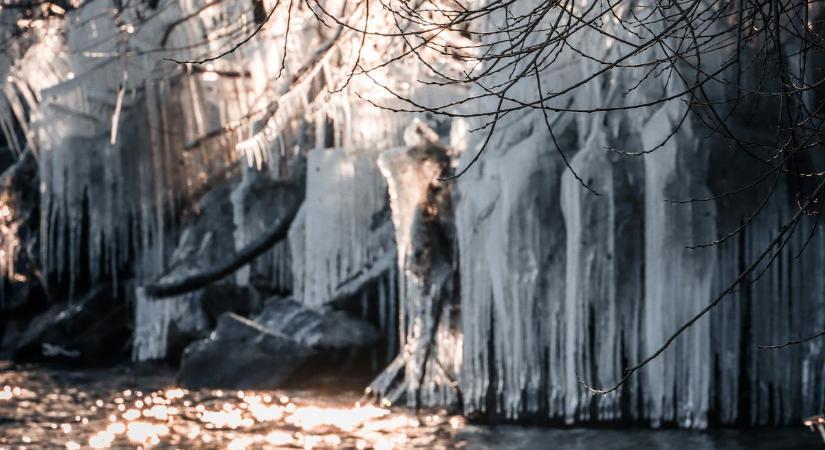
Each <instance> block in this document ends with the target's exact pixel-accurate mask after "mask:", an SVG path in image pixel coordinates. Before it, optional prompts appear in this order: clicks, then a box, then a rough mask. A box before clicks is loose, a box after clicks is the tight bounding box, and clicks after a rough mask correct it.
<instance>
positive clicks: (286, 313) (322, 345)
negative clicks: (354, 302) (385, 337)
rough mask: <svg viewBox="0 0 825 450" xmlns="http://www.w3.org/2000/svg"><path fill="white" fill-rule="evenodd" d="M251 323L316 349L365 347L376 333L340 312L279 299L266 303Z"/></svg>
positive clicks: (365, 324)
mask: <svg viewBox="0 0 825 450" xmlns="http://www.w3.org/2000/svg"><path fill="white" fill-rule="evenodd" d="M255 321H256V322H258V323H259V324H261V325H262V326H264V327H266V328H267V329H270V330H274V331H276V332H278V333H281V334H284V335H286V336H289V337H290V338H292V339H293V340H295V341H296V342H299V343H301V344H302V345H305V346H307V347H310V348H313V349H317V350H334V349H346V348H356V347H367V346H370V345H372V344H373V343H375V341H376V340H377V339H378V332H377V331H376V330H375V328H374V327H373V326H372V325H370V324H369V323H368V322H366V321H363V320H359V319H354V318H351V317H349V316H348V315H346V314H344V313H343V312H340V311H331V310H327V311H316V310H314V309H310V308H306V307H304V306H303V305H301V304H300V303H298V302H296V301H294V300H288V299H282V298H273V299H270V300H269V301H267V303H266V304H265V305H264V309H263V311H262V312H261V314H259V315H258V316H257V317H256V318H255Z"/></svg>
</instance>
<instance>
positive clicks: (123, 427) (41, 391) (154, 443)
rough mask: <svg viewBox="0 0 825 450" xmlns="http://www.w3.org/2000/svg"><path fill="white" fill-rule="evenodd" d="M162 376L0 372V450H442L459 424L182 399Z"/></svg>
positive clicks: (200, 394) (276, 403) (280, 400)
mask: <svg viewBox="0 0 825 450" xmlns="http://www.w3.org/2000/svg"><path fill="white" fill-rule="evenodd" d="M171 382H172V379H171V376H170V374H169V373H165V374H157V373H154V374H151V373H150V374H146V373H143V374H136V373H132V372H130V371H129V370H128V369H124V368H122V369H106V370H86V371H71V370H53V369H48V368H43V367H25V368H22V369H21V368H16V369H15V370H9V367H8V366H6V370H4V368H3V366H2V365H0V449H3V450H5V449H9V450H10V449H15V450H17V449H23V448H26V449H27V450H28V449H39V448H65V449H68V450H77V449H81V448H84V449H85V448H93V449H106V448H145V449H149V448H155V449H166V448H187V449H197V448H203V449H212V448H226V449H232V450H242V449H274V448H304V449H311V448H355V449H367V448H374V449H393V448H407V447H420V448H439V447H440V448H452V447H455V444H456V440H455V439H454V435H455V434H456V433H457V432H458V431H459V428H460V426H461V424H462V423H463V420H462V419H460V418H458V417H451V416H448V415H446V414H445V413H443V412H442V413H439V414H427V415H423V416H420V417H416V416H415V415H413V414H410V413H409V412H407V411H404V410H399V411H390V410H388V409H385V408H380V407H377V406H374V405H359V404H357V402H356V400H357V399H358V395H357V393H355V392H353V393H343V394H336V395H334V396H319V395H317V394H314V393H312V392H306V391H292V392H285V391H226V390H223V391H222V390H198V391H189V390H185V389H180V388H175V387H172V388H169V387H167V386H168V385H169V384H171Z"/></svg>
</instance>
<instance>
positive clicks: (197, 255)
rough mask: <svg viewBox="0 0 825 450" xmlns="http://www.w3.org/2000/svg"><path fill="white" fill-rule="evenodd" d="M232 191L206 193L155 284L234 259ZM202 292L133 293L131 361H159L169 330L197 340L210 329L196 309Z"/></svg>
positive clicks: (221, 188) (223, 188)
mask: <svg viewBox="0 0 825 450" xmlns="http://www.w3.org/2000/svg"><path fill="white" fill-rule="evenodd" d="M231 191H232V186H231V185H229V184H224V185H221V186H218V187H216V188H215V189H213V190H211V191H210V192H209V193H207V194H206V196H204V198H203V199H202V200H201V201H200V202H199V203H198V205H197V208H196V209H195V212H194V215H193V217H191V218H190V220H189V222H190V223H189V224H188V226H187V227H186V228H185V229H184V230H183V232H182V233H181V237H180V242H179V243H178V246H177V248H175V251H174V252H173V254H172V261H171V269H170V270H169V272H167V273H166V274H165V275H164V276H163V277H161V278H160V280H159V282H160V283H163V282H171V281H173V280H177V279H180V278H183V277H186V276H188V275H191V274H194V273H198V272H200V271H202V270H203V269H204V268H206V267H209V266H211V265H212V264H215V263H216V262H218V261H222V260H223V258H226V257H227V255H231V254H233V252H234V250H235V248H234V240H232V239H227V237H229V236H232V235H233V232H234V224H233V221H232V218H233V214H232V213H233V205H232V202H231V201H230V193H231ZM202 297H203V290H198V291H194V292H190V293H187V294H182V295H179V296H175V297H173V298H165V299H154V298H151V297H148V296H146V295H145V293H144V291H143V289H142V288H138V289H137V295H136V302H135V341H134V345H133V357H134V359H135V360H138V361H143V360H149V359H159V358H164V357H165V356H166V352H167V346H168V343H169V340H168V338H169V330H170V328H171V327H174V328H175V332H176V333H180V334H182V335H190V336H191V337H199V336H200V335H203V334H204V333H206V332H207V331H208V329H209V322H208V320H207V316H206V315H205V313H204V311H203V308H202V307H201V300H202Z"/></svg>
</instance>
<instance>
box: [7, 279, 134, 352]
mask: <svg viewBox="0 0 825 450" xmlns="http://www.w3.org/2000/svg"><path fill="white" fill-rule="evenodd" d="M129 315H130V314H129V306H128V303H126V302H123V301H120V300H119V299H118V298H117V296H115V295H113V294H112V292H111V290H110V289H108V287H105V286H99V287H97V288H95V289H94V290H92V291H90V292H89V293H87V294H86V295H85V296H84V297H83V298H81V299H80V300H77V301H74V302H69V303H60V304H56V305H53V306H52V307H50V308H49V309H48V310H46V311H45V312H43V313H41V314H40V315H38V316H37V317H35V318H34V320H32V321H31V323H30V324H29V325H28V326H27V327H26V330H25V331H24V332H23V334H22V336H20V337H19V339H18V340H17V345H16V347H15V349H14V351H13V354H12V356H13V358H14V359H15V360H16V361H43V360H59V361H75V362H85V363H92V364H95V363H102V362H111V361H115V360H118V359H120V358H124V357H126V356H127V355H128V352H127V350H128V342H129V336H130V334H131V329H130V326H129Z"/></svg>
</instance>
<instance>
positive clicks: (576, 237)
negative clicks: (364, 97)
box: [456, 6, 825, 428]
mask: <svg viewBox="0 0 825 450" xmlns="http://www.w3.org/2000/svg"><path fill="white" fill-rule="evenodd" d="M524 7H528V6H524ZM605 26H610V24H609V21H608V22H607V24H606V25H605ZM611 31H614V32H618V33H620V34H621V31H620V30H616V29H615V28H612V29H611ZM573 39H574V40H576V44H575V46H579V48H588V49H590V51H596V52H599V51H602V52H604V53H605V54H607V56H606V58H605V59H610V58H611V57H614V56H615V54H623V53H621V52H622V50H621V47H622V45H619V44H617V43H615V42H613V43H612V46H604V45H603V44H604V43H603V42H601V41H600V40H599V37H598V36H597V35H596V34H595V33H594V34H591V35H587V34H586V33H585V35H584V36H583V37H574V38H573ZM624 51H626V49H625V50H624ZM611 52H616V53H614V54H613V55H612V56H611V55H610V53H611ZM659 56H661V55H659ZM566 57H567V58H570V55H567V56H564V55H563V56H562V57H561V58H560V62H559V64H558V65H557V66H555V67H551V68H549V69H548V70H546V71H545V72H544V73H542V74H541V82H542V84H543V85H544V86H545V87H544V89H545V90H548V91H550V92H552V91H554V90H556V91H558V90H560V89H562V88H563V87H564V86H568V85H569V84H571V80H580V79H582V77H583V76H586V75H587V74H589V73H593V72H595V71H597V70H598V68H597V67H594V63H593V62H592V61H587V60H583V59H580V58H575V57H573V58H570V59H569V60H568V59H565V58H566ZM655 57H657V53H656V51H655V50H653V51H651V53H649V54H641V55H638V58H640V59H639V60H641V61H643V60H647V59H649V58H655ZM602 78H603V79H598V82H594V83H592V85H591V86H587V87H586V88H584V89H582V90H581V91H580V92H578V93H577V95H575V96H568V97H567V98H562V99H558V98H556V99H554V100H553V101H556V102H558V103H557V104H554V105H551V106H558V107H572V108H574V109H582V110H587V109H591V108H594V107H597V106H600V107H601V106H617V107H621V106H623V105H629V104H645V103H646V102H649V101H651V100H654V99H656V98H660V96H662V95H672V94H674V93H677V92H680V91H679V90H680V89H682V88H683V86H680V85H679V84H680V83H678V82H673V83H671V84H667V83H663V82H662V81H661V80H656V79H651V80H648V81H645V82H642V83H641V84H639V85H638V86H637V85H636V83H638V80H636V79H632V78H629V77H628V76H627V75H626V72H623V71H622V70H616V71H612V72H611V73H609V74H606V75H604V76H603V77H602ZM494 81H495V80H494ZM497 81H498V82H499V83H504V82H505V81H506V80H502V79H499V80H497ZM671 81H673V80H671ZM488 82H490V81H489V80H488ZM634 86H635V87H634ZM631 87H634V88H633V89H630V88H631ZM531 88H532V89H534V88H535V80H530V83H529V84H528V83H526V82H525V83H521V85H516V86H515V87H514V88H513V91H512V92H511V93H510V94H511V95H514V96H516V97H517V98H521V97H523V98H527V99H529V98H535V97H534V96H533V97H531V95H534V94H533V93H531V91H530V89H531ZM568 102H569V103H568ZM505 106H506V105H505ZM490 109H492V108H490V107H489V105H488V108H487V109H485V110H490ZM685 114H687V110H686V107H685V106H684V105H683V104H682V103H681V102H671V103H667V104H664V105H656V106H655V107H651V108H646V109H639V110H634V112H632V113H628V112H626V111H621V110H619V111H615V112H605V111H601V112H595V113H592V114H582V115H572V114H566V113H548V117H547V118H546V119H545V117H542V113H541V112H524V113H523V114H521V115H519V116H518V117H515V118H512V117H509V118H506V120H502V121H501V122H500V123H499V124H498V127H497V130H496V133H497V134H496V135H495V136H494V137H493V139H492V140H491V141H490V144H489V145H488V146H487V148H486V149H485V153H484V154H483V155H482V157H481V159H480V160H479V161H478V162H477V163H476V165H475V166H474V167H473V168H471V169H470V171H468V172H467V173H466V174H464V175H463V176H462V177H461V178H460V179H459V181H458V189H457V196H456V199H457V200H456V222H457V226H456V229H457V233H458V244H459V250H460V258H459V267H460V293H461V294H460V295H461V316H462V319H461V320H462V331H463V337H464V340H463V363H462V366H461V378H460V379H461V388H462V392H463V397H464V410H465V412H467V413H486V414H489V415H491V416H494V417H498V418H507V419H520V418H526V417H534V416H538V417H541V418H551V419H561V420H564V421H566V422H568V423H572V422H577V421H585V420H599V421H603V420H615V419H631V420H642V421H644V422H647V423H650V424H652V425H654V426H658V425H660V424H663V423H674V424H677V425H679V426H682V427H688V428H703V427H706V426H708V424H709V423H711V421H712V420H718V421H719V422H722V423H737V422H739V423H753V424H769V423H774V424H776V423H789V422H791V421H793V420H795V419H798V418H799V417H800V416H802V415H805V414H814V413H816V412H818V411H819V410H820V409H821V404H822V401H823V396H824V395H825V380H824V379H823V372H822V368H823V367H825V355H823V348H825V347H823V344H822V343H821V342H813V343H810V344H807V345H804V346H799V347H796V348H793V349H789V350H788V351H787V352H784V351H783V352H766V351H759V350H756V348H755V347H756V345H758V344H762V343H777V342H780V343H781V342H784V341H788V340H791V339H794V337H799V336H807V335H812V334H814V333H816V332H817V331H818V329H817V326H821V323H822V316H823V312H822V309H823V308H822V307H823V300H822V297H821V292H822V287H823V286H822V281H821V280H820V279H821V277H817V276H810V275H808V276H806V275H805V273H806V270H805V269H802V270H796V269H799V268H801V267H809V268H810V267H815V266H817V263H814V262H813V261H818V260H819V258H821V257H822V248H823V247H822V245H823V244H822V243H821V241H817V240H816V239H817V238H819V237H820V236H821V235H822V231H821V230H818V229H813V227H814V225H813V221H814V219H812V220H810V221H806V222H803V223H802V224H801V225H800V226H799V229H798V230H796V233H795V234H794V236H793V237H792V238H791V239H790V240H789V241H788V243H787V247H786V248H785V250H784V251H783V252H782V254H781V255H780V256H778V257H777V258H776V259H775V260H774V261H772V264H771V266H770V267H761V268H759V269H758V270H757V271H756V272H755V273H754V274H753V275H752V276H751V277H749V278H748V281H749V282H753V284H750V285H739V286H737V288H736V289H735V291H734V293H733V294H732V295H730V296H729V297H727V298H726V299H725V300H724V301H723V303H722V304H721V305H720V307H719V308H717V309H716V310H714V311H713V312H712V313H711V314H710V315H708V316H707V317H705V318H703V319H702V320H700V321H699V322H697V323H695V324H693V325H692V326H691V327H690V328H689V329H688V330H687V331H686V332H685V333H684V334H683V335H682V336H680V337H679V338H678V339H677V340H676V341H675V342H674V344H673V346H671V347H670V348H669V349H668V350H667V351H665V352H664V353H663V354H661V355H660V356H659V357H658V358H657V359H656V360H654V361H653V362H652V363H651V364H650V365H648V366H647V367H645V368H644V369H642V370H641V371H640V372H639V373H637V374H636V375H634V376H633V377H632V378H631V379H630V380H629V381H628V382H627V383H626V384H625V385H624V386H622V388H621V389H620V390H619V391H617V392H615V393H612V394H609V395H606V396H597V397H594V396H593V395H591V394H590V393H589V392H588V391H587V390H585V389H584V387H583V386H582V384H581V383H582V382H587V383H588V384H590V385H593V386H595V387H610V386H612V385H613V384H614V383H615V382H616V381H617V380H618V379H619V378H620V377H621V376H622V374H623V370H624V369H625V368H627V367H629V366H632V365H635V364H636V363H638V362H640V361H641V360H642V359H643V358H644V357H646V356H648V355H650V354H652V353H653V352H655V351H656V350H657V349H658V348H659V346H661V345H662V344H663V343H664V342H665V341H666V340H667V339H668V337H670V335H671V334H672V333H674V332H675V331H676V330H677V329H678V328H679V327H680V326H682V325H683V324H684V323H685V322H686V321H688V320H689V319H690V318H691V317H693V315H694V314H696V313H697V312H699V311H700V310H701V309H702V308H703V307H705V306H706V305H707V304H708V303H710V301H711V300H712V299H713V298H714V297H715V296H716V295H717V294H718V293H719V292H721V291H723V290H724V289H725V288H726V287H727V286H728V284H730V283H731V282H732V281H733V280H735V279H736V277H737V276H738V274H739V273H740V272H741V271H742V270H743V269H745V267H746V266H747V265H748V264H749V262H750V261H752V260H753V259H754V258H755V257H757V256H758V255H759V254H760V252H762V251H763V250H764V248H765V247H766V246H767V245H768V244H769V243H770V242H771V240H772V239H773V238H774V236H775V233H776V231H777V230H778V229H779V227H780V226H781V225H782V224H783V223H784V222H785V221H786V220H787V219H788V218H789V217H790V216H791V215H793V213H794V210H795V208H796V206H794V205H795V201H796V200H795V199H792V198H789V196H790V194H789V192H791V190H790V188H791V187H792V186H791V185H789V184H788V182H787V181H785V180H784V179H783V180H781V181H780V182H778V183H777V186H778V187H777V189H776V192H775V194H774V197H773V198H772V199H771V200H770V201H769V202H768V203H767V205H766V206H765V207H764V208H762V209H761V211H760V213H759V214H758V215H757V217H756V218H755V219H754V220H753V221H752V222H751V223H750V224H749V225H748V227H747V228H746V229H745V231H744V232H742V233H739V234H736V235H735V237H733V238H732V239H729V240H727V241H726V242H724V243H722V244H721V245H714V246H709V247H703V246H701V244H707V243H710V242H713V241H715V240H717V239H719V238H720V237H722V236H725V234H726V233H729V232H730V231H733V230H734V229H736V228H737V227H738V226H739V225H741V224H742V223H743V222H744V221H746V220H748V219H747V218H748V216H749V215H751V214H753V212H754V211H756V210H759V209H760V201H761V199H762V195H763V194H766V193H767V192H768V190H769V188H770V186H769V184H770V183H765V184H766V185H768V186H764V187H761V188H760V189H761V191H758V192H755V193H754V192H750V193H748V194H747V195H745V196H743V197H739V198H735V199H731V198H723V199H722V200H721V201H719V202H708V201H697V202H687V203H685V202H674V200H677V201H679V200H688V199H706V198H709V197H712V196H714V195H721V194H725V193H728V192H730V191H731V190H733V189H736V188H738V187H741V186H743V185H746V184H748V183H750V182H751V181H752V178H750V176H751V175H752V174H755V173H760V172H759V171H758V170H753V171H749V170H747V169H746V168H747V167H748V166H747V165H745V164H742V163H741V161H738V160H736V158H730V157H727V156H722V155H721V154H720V153H719V152H728V153H725V154H726V155H729V154H730V153H729V148H728V147H729V145H730V144H729V143H727V142H718V141H714V140H712V139H703V137H704V135H705V134H707V130H704V129H702V127H701V124H698V123H696V122H695V121H693V120H692V117H688V118H687V119H686V120H685V119H684V117H685ZM734 119H735V118H734ZM740 122H741V123H745V121H741V120H740ZM740 122H735V123H740ZM680 123H681V124H682V125H681V127H680V129H679V131H677V132H675V133H672V134H671V130H673V129H674V127H675V126H676V125H677V124H680ZM750 126H753V125H752V124H751V125H750ZM470 128H472V126H471V127H470ZM548 128H550V129H552V130H553V134H554V136H551V135H550V130H548ZM743 132H747V134H748V136H750V138H751V139H766V142H768V141H769V137H767V136H765V134H766V133H765V132H763V131H760V130H758V129H754V130H751V129H747V130H745V131H743ZM485 134H486V133H484V132H482V133H477V134H475V135H472V134H471V135H470V139H469V141H468V146H467V150H466V151H465V153H464V155H463V156H462V161H461V163H462V165H463V164H466V163H468V162H469V160H470V159H471V158H472V157H473V156H475V154H476V152H477V151H478V149H479V147H480V144H481V142H483V140H484V138H485V137H486V136H485ZM459 141H460V140H459ZM554 141H556V142H554ZM556 143H558V149H557V148H556ZM611 149H618V150H625V151H631V152H637V151H640V150H655V151H652V152H649V154H645V155H643V156H641V157H633V156H628V155H622V154H621V152H615V151H610V150H611ZM559 150H560V151H561V152H562V153H564V155H565V156H566V157H567V159H568V160H569V161H570V166H571V167H572V170H573V171H571V170H570V169H568V168H566V167H565V166H564V164H563V161H562V158H561V156H562V155H561V154H560V152H559ZM711 156H713V159H711V158H710V157H711ZM743 159H744V158H743ZM812 159H815V158H812ZM810 164H811V165H812V166H813V167H821V162H820V165H819V166H817V165H816V164H815V161H811V162H810ZM731 167H735V168H736V172H735V173H733V174H732V169H731ZM757 169H758V168H757ZM819 170H821V168H819V169H813V168H812V169H810V170H808V172H817V171H819ZM709 181H713V184H709ZM771 181H773V180H771ZM585 185H586V187H585ZM588 188H589V189H592V190H593V191H595V193H594V192H590V190H588ZM810 237H813V238H814V240H813V241H811V242H809V243H807V244H806V242H808V239H809V238H810ZM697 245H700V247H698V248H687V247H692V246H697ZM803 249H804V252H803V251H802V250H803ZM807 273H809V274H810V272H807ZM537 318H539V319H537Z"/></svg>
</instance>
